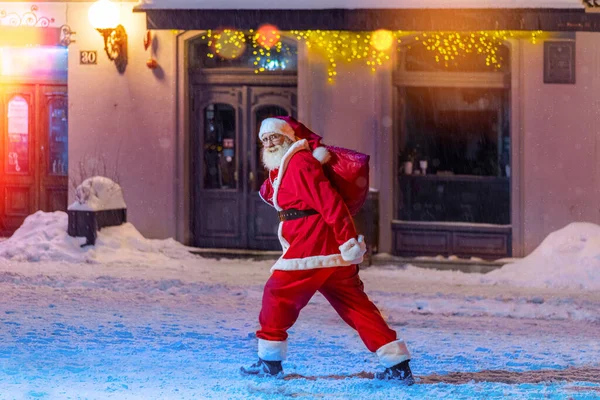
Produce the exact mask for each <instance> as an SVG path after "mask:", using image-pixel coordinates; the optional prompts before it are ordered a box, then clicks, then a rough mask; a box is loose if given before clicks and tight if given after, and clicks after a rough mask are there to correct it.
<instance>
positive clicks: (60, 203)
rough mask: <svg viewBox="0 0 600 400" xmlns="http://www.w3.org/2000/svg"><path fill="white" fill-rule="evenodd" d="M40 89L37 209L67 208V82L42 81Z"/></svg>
mask: <svg viewBox="0 0 600 400" xmlns="http://www.w3.org/2000/svg"><path fill="white" fill-rule="evenodd" d="M40 93H41V94H40V102H39V104H40V112H39V118H40V123H39V125H40V129H39V133H40V146H39V148H40V157H39V162H38V169H39V173H40V209H42V210H44V211H48V212H51V211H66V209H67V201H68V199H67V197H68V171H69V164H68V163H69V160H68V98H67V86H66V85H43V86H41V87H40Z"/></svg>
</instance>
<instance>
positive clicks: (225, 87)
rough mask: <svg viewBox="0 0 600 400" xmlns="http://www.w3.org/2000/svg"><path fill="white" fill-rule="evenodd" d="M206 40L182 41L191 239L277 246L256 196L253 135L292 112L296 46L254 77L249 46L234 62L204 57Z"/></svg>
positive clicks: (268, 215) (271, 221)
mask: <svg viewBox="0 0 600 400" xmlns="http://www.w3.org/2000/svg"><path fill="white" fill-rule="evenodd" d="M209 42H210V40H208V39H207V38H206V37H205V38H203V37H202V36H200V37H198V38H197V39H193V40H190V41H189V43H188V51H189V54H190V57H189V61H188V62H189V66H190V69H189V71H190V72H189V73H190V75H189V82H190V88H189V89H190V90H189V92H190V95H191V99H190V100H191V111H190V116H191V121H190V135H191V137H190V145H191V149H190V150H191V154H190V160H191V164H192V165H191V168H190V178H191V182H190V188H191V192H192V201H191V215H192V218H191V226H190V230H191V232H192V244H193V245H194V246H197V247H202V248H234V249H235V248H240V249H242V248H243V249H256V250H278V249H280V244H279V240H278V238H277V226H278V222H279V221H278V218H277V214H276V212H275V211H274V210H273V208H272V207H271V206H270V205H268V204H266V203H264V202H263V200H262V199H261V198H260V196H259V195H258V190H259V188H260V185H261V184H262V182H263V181H264V179H265V178H266V176H267V175H266V173H265V170H264V167H263V166H262V162H261V158H260V151H261V147H260V141H259V140H258V136H257V134H258V127H259V126H260V123H261V122H262V120H263V119H265V118H267V117H271V116H282V115H292V116H296V114H297V89H296V83H297V71H296V52H295V51H294V50H295V49H294V48H293V47H295V45H294V44H293V43H288V44H287V46H288V48H292V51H289V52H286V53H281V54H273V56H272V57H271V58H270V59H269V60H268V61H269V63H268V64H265V65H264V66H263V68H264V71H263V72H261V73H260V74H257V73H255V63H254V62H255V57H253V54H252V50H251V47H250V46H248V48H246V50H245V52H244V53H243V54H240V55H238V56H237V57H236V58H235V59H232V58H226V57H210V56H208V54H210V43H209Z"/></svg>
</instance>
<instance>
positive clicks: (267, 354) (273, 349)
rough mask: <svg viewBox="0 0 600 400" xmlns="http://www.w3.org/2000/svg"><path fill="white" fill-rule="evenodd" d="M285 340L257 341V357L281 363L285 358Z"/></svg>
mask: <svg viewBox="0 0 600 400" xmlns="http://www.w3.org/2000/svg"><path fill="white" fill-rule="evenodd" d="M287 347H288V346H287V340H284V341H281V342H276V341H274V340H265V339H258V356H259V357H260V358H262V359H263V360H265V361H283V360H285V358H286V356H287Z"/></svg>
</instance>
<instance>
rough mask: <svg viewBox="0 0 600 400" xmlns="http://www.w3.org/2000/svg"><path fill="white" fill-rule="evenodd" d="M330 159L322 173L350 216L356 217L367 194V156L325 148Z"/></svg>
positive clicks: (329, 147) (332, 147)
mask: <svg viewBox="0 0 600 400" xmlns="http://www.w3.org/2000/svg"><path fill="white" fill-rule="evenodd" d="M325 147H326V148H327V150H328V151H329V154H331V159H330V160H329V161H328V162H327V163H326V164H324V165H323V171H324V172H325V175H326V176H327V178H329V180H330V181H331V184H332V185H333V187H335V189H336V190H337V191H338V193H339V194H340V195H341V196H342V199H344V202H345V203H346V205H347V206H348V210H350V214H352V215H356V214H357V213H358V212H359V211H360V209H361V208H362V206H363V204H364V203H365V201H366V200H367V195H368V194H369V158H370V157H369V156H368V155H366V154H363V153H359V152H357V151H354V150H349V149H345V148H343V147H334V146H325Z"/></svg>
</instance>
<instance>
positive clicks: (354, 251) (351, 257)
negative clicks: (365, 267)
mask: <svg viewBox="0 0 600 400" xmlns="http://www.w3.org/2000/svg"><path fill="white" fill-rule="evenodd" d="M339 249H340V253H341V255H342V258H343V259H344V261H348V262H350V261H353V262H354V261H356V260H359V261H358V262H360V261H362V257H363V256H364V255H365V253H366V252H367V244H366V243H365V238H364V236H363V235H358V240H356V239H354V238H352V239H350V240H348V241H347V242H346V243H344V244H342V245H341V246H340V247H339ZM354 263H356V262H354Z"/></svg>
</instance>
